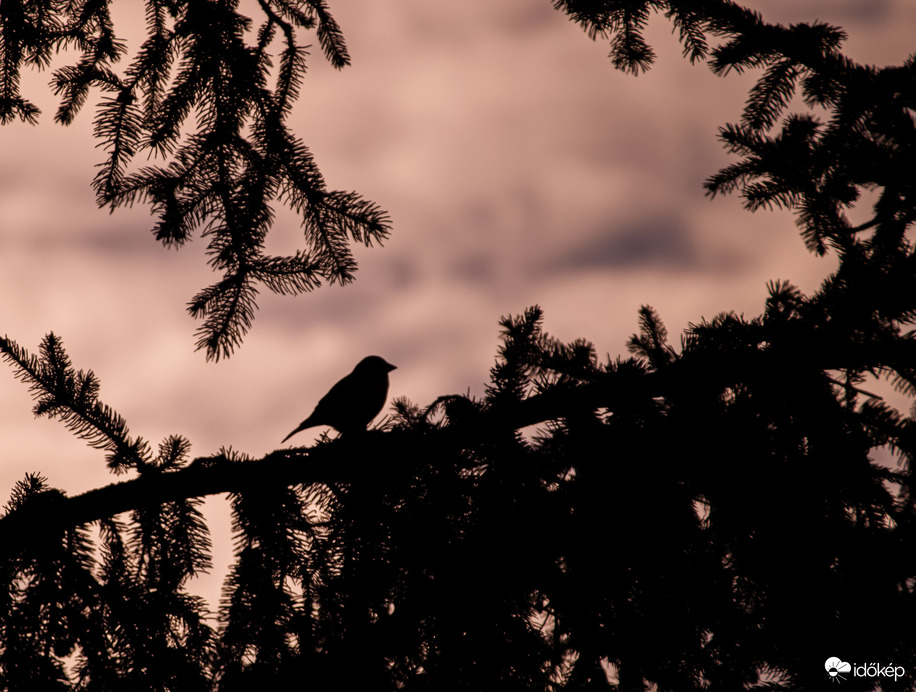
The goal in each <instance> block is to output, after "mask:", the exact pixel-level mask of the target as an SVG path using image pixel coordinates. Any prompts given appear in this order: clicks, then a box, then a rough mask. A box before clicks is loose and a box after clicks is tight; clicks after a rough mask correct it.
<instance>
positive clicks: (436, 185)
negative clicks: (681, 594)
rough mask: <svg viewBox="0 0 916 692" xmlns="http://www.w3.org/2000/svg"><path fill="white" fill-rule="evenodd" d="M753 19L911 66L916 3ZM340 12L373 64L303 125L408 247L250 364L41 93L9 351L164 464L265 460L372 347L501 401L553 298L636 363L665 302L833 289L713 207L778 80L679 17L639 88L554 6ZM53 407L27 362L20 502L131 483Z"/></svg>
mask: <svg viewBox="0 0 916 692" xmlns="http://www.w3.org/2000/svg"><path fill="white" fill-rule="evenodd" d="M749 4H750V5H752V6H753V7H754V8H756V9H758V10H760V11H761V12H762V13H763V15H764V17H765V19H767V20H768V21H779V22H795V21H810V20H814V19H820V20H823V21H826V22H830V23H833V24H838V25H841V26H843V27H844V28H845V29H846V30H847V31H848V33H849V40H848V41H847V43H846V51H847V53H848V54H849V55H850V56H851V57H853V58H854V59H856V60H858V61H860V62H867V63H875V64H878V65H884V64H894V63H900V62H902V61H903V60H904V59H905V58H906V56H907V55H908V54H909V53H911V52H913V51H914V44H916V42H914V41H913V38H912V36H913V30H914V29H916V4H914V3H913V2H912V1H911V0H813V1H805V0H766V1H764V0H760V1H758V2H753V3H749ZM122 5H124V6H125V8H116V12H118V13H119V14H116V19H117V21H119V22H122V23H123V26H124V27H125V28H126V32H127V35H128V37H130V36H135V35H136V31H137V29H138V28H142V16H135V15H132V14H129V12H131V11H132V10H131V9H130V8H128V7H127V6H128V5H129V3H122ZM330 5H331V8H332V11H334V13H335V16H336V17H337V19H338V21H339V22H340V24H341V25H342V27H343V30H344V33H345V35H346V37H347V41H348V45H349V48H350V52H351V55H352V57H353V65H352V66H351V67H349V68H347V69H345V70H343V71H336V70H334V69H332V68H331V67H330V66H329V65H328V64H327V63H325V62H324V61H323V58H322V56H321V54H320V50H318V49H317V48H316V50H315V51H314V55H313V57H312V60H311V66H310V71H309V75H308V76H307V78H306V81H305V84H304V86H303V90H302V97H301V99H300V103H299V105H298V106H297V108H296V110H295V114H294V118H293V125H294V127H295V128H296V130H297V133H298V134H299V135H300V136H301V137H302V139H303V140H304V141H305V143H306V144H307V145H308V146H309V148H310V149H311V150H312V152H313V154H314V155H315V156H316V159H317V161H318V163H319V165H320V167H321V169H322V171H323V172H324V174H325V176H326V179H327V181H328V185H329V187H331V188H332V189H349V190H356V191H358V192H360V193H361V194H362V195H363V196H364V197H367V198H369V199H372V200H374V201H376V202H377V203H378V204H380V205H381V206H382V207H383V208H385V209H387V210H388V211H389V213H390V215H391V217H392V219H393V233H392V236H391V238H390V240H389V241H388V242H387V243H386V244H385V246H384V247H382V248H377V247H376V248H373V249H364V248H363V249H359V250H358V259H359V265H360V269H359V272H358V274H357V280H356V282H355V283H354V284H351V285H350V286H346V287H338V286H334V287H324V288H322V289H319V290H318V291H316V292H314V293H312V294H307V295H303V296H299V297H295V298H289V297H286V298H283V297H276V296H268V295H264V296H263V299H262V300H261V301H260V306H261V309H260V311H259V312H258V315H257V317H256V320H255V324H254V327H253V329H252V331H251V332H250V333H249V335H248V336H247V338H246V340H245V344H244V345H243V347H242V348H241V349H239V350H238V351H237V353H236V354H235V355H234V356H233V357H232V358H231V359H230V360H228V361H220V362H219V363H217V364H214V363H207V362H205V360H204V357H203V354H202V353H201V352H195V351H194V342H195V338H194V331H195V328H196V326H197V325H196V323H195V322H194V321H193V320H192V319H191V318H190V317H189V316H188V315H187V313H186V312H185V309H184V308H185V304H186V302H187V301H188V300H189V299H190V298H191V296H192V295H194V294H195V293H196V292H197V290H199V289H200V288H202V287H203V286H205V285H208V284H209V283H212V281H213V280H214V279H215V277H214V276H212V275H211V274H209V272H208V270H207V268H206V266H205V262H204V244H203V243H202V242H200V241H199V240H198V241H197V242H195V243H193V244H191V246H189V247H187V248H185V249H183V250H181V251H178V252H176V251H168V250H165V249H163V248H162V247H161V246H159V245H157V244H156V242H155V240H154V239H153V238H152V236H151V234H150V233H149V229H150V228H151V227H152V225H153V219H152V218H151V216H150V214H149V211H148V210H147V209H145V208H143V207H140V206H138V207H135V208H133V209H129V210H119V211H117V212H116V213H114V214H109V213H108V212H107V211H101V210H98V209H97V208H96V207H95V203H94V200H93V195H92V192H91V189H90V186H89V184H90V181H91V179H92V176H93V170H94V169H93V165H94V164H95V163H97V162H98V161H99V160H101V152H100V151H98V150H96V149H95V142H94V141H93V139H92V137H91V129H92V125H91V120H92V112H91V111H90V110H88V109H87V110H86V111H84V112H83V113H82V114H81V116H80V117H79V119H78V121H77V122H76V123H75V124H74V125H72V126H70V127H67V128H64V127H61V126H58V125H56V124H54V123H53V122H52V119H51V116H52V115H53V112H54V107H55V100H54V97H53V95H52V94H51V93H50V90H49V89H48V87H47V81H48V78H49V76H50V75H49V74H48V73H42V74H37V75H29V76H27V77H26V78H25V79H24V88H25V91H26V96H27V97H28V98H31V99H32V100H33V101H35V102H36V103H38V104H39V105H40V106H41V107H42V108H43V111H44V114H43V117H42V120H41V123H40V124H39V125H38V126H27V125H22V124H13V125H8V126H6V127H4V128H2V129H0V151H2V152H3V155H2V157H0V291H2V300H0V333H5V334H7V335H8V336H9V337H10V338H12V339H13V340H15V341H17V342H18V343H19V344H20V345H22V346H23V347H25V348H27V349H29V350H32V351H34V350H37V346H38V343H39V341H40V339H41V337H42V336H43V335H44V334H46V333H47V332H49V331H54V332H55V333H57V334H58V335H59V336H60V337H61V338H62V339H63V341H64V344H65V346H66V347H67V349H68V351H69V353H70V355H71V358H72V360H73V362H74V364H75V365H76V366H77V367H79V368H84V369H91V370H93V371H94V372H95V373H96V374H98V375H99V377H100V378H101V382H102V398H103V400H104V401H105V402H106V403H108V404H110V405H111V406H113V407H114V408H115V409H116V410H118V411H119V412H120V413H121V414H122V415H123V416H124V417H125V418H126V419H127V421H128V424H129V426H130V428H131V431H132V433H133V434H138V435H142V436H144V437H145V438H146V439H148V440H150V441H151V442H152V443H153V444H154V445H155V444H157V443H158V441H160V440H161V439H162V438H163V437H165V436H166V435H169V434H173V433H178V434H183V435H186V436H187V437H188V438H189V439H190V440H191V442H192V444H193V454H194V455H195V456H200V455H208V454H212V453H215V452H216V451H217V450H218V449H219V448H220V447H232V448H233V449H235V450H238V451H241V452H245V453H248V454H251V455H253V456H260V455H263V454H264V453H266V452H269V451H271V450H273V449H275V448H277V446H278V444H279V441H280V439H282V438H283V436H284V435H285V434H286V433H287V432H289V430H291V429H292V428H293V427H295V425H296V424H297V423H298V422H299V421H300V420H301V419H302V418H304V417H305V416H306V415H307V414H308V413H309V412H310V411H311V408H312V406H313V405H314V403H315V402H316V401H317V399H318V398H319V397H320V396H321V395H322V394H323V393H324V392H325V391H326V390H327V389H328V387H329V386H330V385H331V384H333V383H334V381H336V380H337V379H338V378H339V377H340V376H341V375H343V374H345V373H346V372H348V371H349V370H350V369H351V368H352V367H353V365H354V364H355V363H356V362H357V361H358V360H359V359H360V358H362V357H363V356H364V355H367V354H370V353H377V354H379V355H382V356H384V357H385V358H387V359H388V360H390V361H391V362H393V363H395V364H396V365H397V366H398V369H397V370H396V371H394V372H393V373H392V385H391V394H392V396H406V397H408V398H409V399H411V400H412V401H414V402H415V403H418V404H426V403H429V402H431V401H432V400H433V399H434V398H435V397H437V396H439V395H442V394H449V393H459V392H466V391H468V390H470V392H471V393H472V394H480V393H481V392H482V391H483V386H484V384H485V382H486V378H487V372H488V369H489V367H490V366H491V365H492V362H493V357H494V354H495V352H496V349H497V347H498V344H499V341H498V325H497V321H498V319H499V318H500V316H501V315H507V314H516V313H519V312H521V311H522V310H524V309H525V308H526V307H527V306H530V305H533V304H535V303H537V304H539V305H541V306H542V307H543V308H544V310H545V312H546V320H545V321H546V327H547V330H548V331H549V332H550V333H551V334H553V335H555V336H557V337H559V338H561V339H563V340H567V341H569V340H573V339H576V338H580V337H582V338H586V339H589V340H590V341H592V342H593V343H594V344H595V345H596V348H597V350H598V352H599V354H602V355H605V354H609V355H610V356H611V357H616V356H617V355H621V354H625V345H624V344H625V341H626V339H627V337H628V336H629V335H630V334H631V333H632V332H633V331H635V329H636V313H637V310H638V308H639V306H640V305H643V304H646V303H648V304H650V305H653V306H654V307H656V308H657V309H658V310H659V311H660V313H661V315H662V317H663V318H664V320H665V321H666V323H667V325H668V327H669V330H670V332H671V333H672V334H674V335H677V334H678V333H679V332H680V331H681V330H683V329H684V328H685V327H686V325H687V324H688V323H689V322H691V321H696V320H698V319H700V318H701V317H704V316H705V317H712V316H713V315H715V314H716V313H719V312H721V311H725V310H735V311H737V312H744V313H746V314H749V315H751V314H757V313H759V312H760V310H761V307H762V303H763V299H764V297H765V294H766V288H765V285H766V281H767V280H768V279H777V278H778V279H789V280H791V281H793V282H795V283H796V284H798V285H800V286H801V287H802V289H803V290H806V291H810V290H813V289H814V288H816V286H817V285H818V283H819V281H820V279H821V278H822V277H823V276H824V275H825V274H826V273H827V272H829V271H830V270H831V268H832V266H833V265H832V261H831V260H830V259H829V258H828V259H817V258H814V257H813V256H811V255H809V254H808V253H807V252H806V251H805V250H804V247H803V245H802V243H801V240H800V239H799V237H798V234H797V232H796V229H795V227H794V224H793V221H792V218H791V216H790V215H788V214H786V213H775V212H774V213H766V214H764V213H760V214H754V215H751V214H748V213H747V212H745V211H743V209H742V207H741V201H740V199H738V198H716V199H715V200H709V199H708V198H707V197H705V196H704V194H703V190H702V183H703V181H704V180H705V179H706V178H707V177H708V176H709V175H711V174H712V173H714V172H715V171H717V170H718V168H719V167H721V166H722V165H724V164H725V163H727V162H728V161H729V158H728V156H727V155H726V154H725V153H724V152H723V151H722V149H721V147H720V145H719V144H718V142H717V140H716V132H717V128H718V127H719V126H720V125H722V124H724V123H725V122H730V121H734V120H736V119H737V118H738V116H739V114H740V110H741V106H742V104H743V102H744V97H745V94H746V91H747V88H748V87H749V85H750V84H751V83H752V82H751V81H750V80H749V78H748V77H735V76H732V77H727V78H718V77H715V76H713V75H712V74H711V73H710V72H709V71H708V70H707V69H705V68H704V67H702V66H693V67H691V66H690V65H689V63H688V62H686V61H685V60H683V59H682V58H681V56H680V48H679V46H678V45H677V43H676V41H675V39H674V37H673V36H672V35H671V30H670V25H668V24H667V23H666V22H665V21H664V20H663V19H661V18H656V20H655V21H653V22H652V24H651V26H650V30H649V32H648V34H649V39H650V43H652V45H653V46H654V47H655V48H656V50H657V52H658V54H659V57H658V61H657V64H656V66H655V67H654V68H653V69H652V70H651V71H650V72H649V73H647V74H645V75H642V76H640V77H634V76H632V75H628V74H623V73H621V72H617V71H615V70H614V69H613V68H612V66H611V65H610V62H609V60H608V59H607V53H608V48H607V46H606V45H604V44H601V43H594V42H592V41H590V40H589V39H588V37H587V36H586V35H585V34H584V33H583V32H582V31H581V30H580V29H579V28H578V27H576V26H574V25H573V24H571V23H570V22H569V21H567V20H566V19H565V17H564V16H563V15H561V14H559V13H558V12H556V11H555V10H554V9H553V8H552V3H551V2H550V1H549V0H500V1H499V2H494V1H493V0H465V2H461V3H432V2H428V0H361V1H356V0H349V1H344V0H334V1H332V2H331V3H330ZM135 45H136V44H134V46H135ZM751 77H752V76H751ZM863 214H864V212H863ZM272 233H273V236H272V237H271V238H270V239H269V250H271V251H272V252H275V253H283V252H291V251H293V250H294V249H295V248H296V247H297V243H298V241H299V238H300V234H299V230H298V225H297V222H296V220H295V218H293V217H292V216H290V215H284V214H280V215H279V217H278V221H277V224H276V227H275V229H274V230H273V231H272ZM31 406H32V402H31V399H30V397H29V394H28V391H27V388H26V387H25V386H23V385H22V384H21V383H20V382H18V381H16V380H15V378H14V377H13V375H12V372H11V370H10V369H9V368H8V367H5V366H4V367H2V368H0V439H2V443H0V496H2V499H3V501H4V502H5V501H6V499H7V498H8V492H9V491H8V489H9V488H10V487H11V486H12V484H13V483H14V482H15V481H16V480H17V479H20V478H22V476H23V474H24V473H25V472H27V471H40V472H42V473H43V474H45V475H46V476H47V477H48V478H49V482H50V483H51V485H53V486H55V487H59V488H62V489H64V490H66V491H67V492H68V493H69V494H77V493H80V492H84V491H86V490H89V489H91V488H93V487H97V486H99V485H103V484H106V483H109V482H111V481H112V480H113V478H112V477H111V476H110V475H109V474H108V473H107V472H106V470H105V468H104V461H103V454H102V453H100V452H97V451H95V450H91V449H88V448H87V447H86V446H85V444H84V443H83V442H81V441H79V440H78V439H76V438H74V437H73V436H72V435H71V434H70V433H69V432H67V431H66V429H65V428H64V427H63V426H62V425H61V424H59V423H57V422H54V421H49V420H47V419H35V418H33V417H32V415H31V413H30V410H31ZM319 431H320V430H316V431H313V432H314V434H312V433H308V434H304V435H300V436H299V437H298V438H295V439H294V441H295V442H297V443H298V444H308V443H310V440H311V439H313V438H314V436H315V435H317V433H318V432H319ZM310 435H311V437H310ZM211 504H212V511H214V512H218V511H219V509H218V507H217V506H216V504H213V503H211ZM219 557H220V556H219V555H218V556H217V558H218V559H219Z"/></svg>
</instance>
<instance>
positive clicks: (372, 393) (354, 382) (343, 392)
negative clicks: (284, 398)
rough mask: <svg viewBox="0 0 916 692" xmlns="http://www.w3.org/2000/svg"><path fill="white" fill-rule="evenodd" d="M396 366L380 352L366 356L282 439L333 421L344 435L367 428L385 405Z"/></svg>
mask: <svg viewBox="0 0 916 692" xmlns="http://www.w3.org/2000/svg"><path fill="white" fill-rule="evenodd" d="M395 367H396V366H394V365H392V364H391V363H389V362H388V361H386V360H385V359H384V358H381V357H379V356H366V357H365V358H363V359H362V360H361V361H359V363H358V364H357V366H356V367H355V368H353V372H351V373H350V374H349V375H347V376H346V377H344V378H343V379H342V380H341V381H340V382H338V383H337V384H335V385H334V386H333V387H331V391H329V392H328V393H327V394H325V395H324V396H323V397H322V398H321V401H319V402H318V405H317V406H316V407H315V410H314V411H312V415H310V416H309V417H308V418H306V419H305V420H304V421H302V422H301V423H300V424H299V427H298V428H296V429H295V430H293V431H292V432H291V433H290V434H289V435H287V436H286V437H284V438H283V442H286V441H287V440H288V439H289V438H291V437H292V436H293V435H295V434H296V433H297V432H300V431H302V430H305V429H306V428H312V427H314V426H316V425H330V426H331V427H332V428H335V429H336V430H337V431H338V432H340V433H341V434H342V435H344V434H347V433H352V432H359V431H362V430H365V429H366V426H367V425H369V422H370V421H371V420H372V419H373V418H375V417H376V416H377V415H378V413H379V411H381V410H382V407H383V406H384V405H385V399H387V398H388V373H389V372H391V371H392V370H394V369H395ZM281 444H282V443H281Z"/></svg>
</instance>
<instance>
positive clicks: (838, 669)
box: [824, 657, 852, 682]
mask: <svg viewBox="0 0 916 692" xmlns="http://www.w3.org/2000/svg"><path fill="white" fill-rule="evenodd" d="M824 668H826V670H827V675H829V676H830V682H839V681H840V680H845V679H846V678H845V677H843V675H842V673H848V672H850V671H851V670H852V666H851V665H849V664H848V663H846V662H845V661H841V660H840V659H838V658H836V657H833V658H828V659H827V660H826V661H825V662H824Z"/></svg>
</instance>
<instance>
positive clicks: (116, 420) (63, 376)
mask: <svg viewBox="0 0 916 692" xmlns="http://www.w3.org/2000/svg"><path fill="white" fill-rule="evenodd" d="M40 350H41V357H38V356H35V355H32V354H29V353H28V352H27V351H26V350H25V349H23V348H21V347H20V346H18V345H17V344H16V343H14V342H12V341H10V340H9V339H8V338H6V337H3V338H2V339H0V355H2V357H3V359H4V360H6V361H7V362H8V363H10V364H11V365H12V366H13V369H14V370H15V371H16V377H17V378H18V379H20V380H22V381H23V382H25V383H26V384H28V385H29V391H30V392H31V394H32V396H33V398H35V399H36V400H37V403H36V404H35V407H34V409H33V411H34V413H35V415H36V416H49V417H56V418H58V419H59V420H61V421H62V422H63V423H64V424H65V425H66V426H67V428H68V429H69V430H70V431H71V432H73V433H74V434H75V435H76V436H77V437H79V438H80V439H83V440H85V441H86V442H88V443H89V445H90V446H91V447H94V448H96V449H101V450H104V451H107V452H108V454H106V456H105V459H106V461H107V463H108V467H109V468H110V469H112V470H113V471H115V472H116V473H122V472H124V471H126V470H127V469H130V468H143V467H144V466H145V465H146V464H147V463H148V461H149V445H148V444H147V442H146V441H145V440H143V439H142V438H136V439H132V438H131V437H130V436H129V431H128V429H127V424H126V423H125V421H124V419H123V418H121V416H119V415H118V414H117V413H116V412H115V411H114V410H112V409H111V408H110V407H109V406H107V405H106V404H103V403H102V402H101V401H99V398H98V391H99V382H98V379H97V378H96V376H95V375H94V374H93V373H92V372H91V371H89V372H83V371H82V370H79V371H74V369H73V366H72V364H71V363H70V359H69V357H68V356H67V354H66V352H65V351H64V348H63V344H62V343H61V341H60V340H59V339H58V338H57V336H55V335H54V334H53V333H51V334H48V335H47V336H46V337H45V338H44V339H43V340H42V342H41V346H40Z"/></svg>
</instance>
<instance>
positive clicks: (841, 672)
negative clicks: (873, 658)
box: [824, 657, 906, 682]
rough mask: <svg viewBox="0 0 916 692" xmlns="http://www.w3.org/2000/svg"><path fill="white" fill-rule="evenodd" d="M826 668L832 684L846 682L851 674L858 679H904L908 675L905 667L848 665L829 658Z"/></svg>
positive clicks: (837, 659) (869, 664) (871, 664)
mask: <svg viewBox="0 0 916 692" xmlns="http://www.w3.org/2000/svg"><path fill="white" fill-rule="evenodd" d="M824 668H825V669H826V670H827V675H829V676H830V681H831V682H840V681H842V680H845V679H846V678H847V677H848V676H849V674H850V673H852V675H853V677H856V678H894V680H897V679H898V678H902V677H903V676H904V675H905V674H906V669H905V668H904V667H903V666H895V665H894V664H890V665H885V666H883V665H881V664H879V663H847V662H846V661H842V660H840V659H839V658H836V657H832V658H828V659H827V660H826V661H825V662H824Z"/></svg>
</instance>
